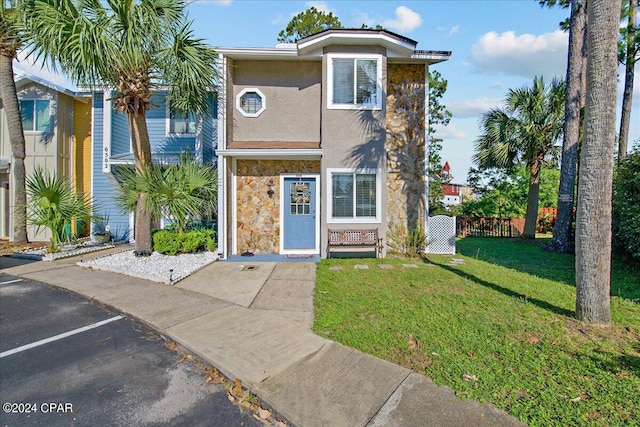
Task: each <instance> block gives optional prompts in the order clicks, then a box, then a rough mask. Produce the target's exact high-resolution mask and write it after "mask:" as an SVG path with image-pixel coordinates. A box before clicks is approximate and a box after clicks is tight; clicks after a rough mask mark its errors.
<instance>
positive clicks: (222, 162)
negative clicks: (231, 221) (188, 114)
mask: <svg viewBox="0 0 640 427" xmlns="http://www.w3.org/2000/svg"><path fill="white" fill-rule="evenodd" d="M218 58H219V61H218V63H219V68H218V78H219V80H218V143H217V150H224V149H226V147H227V143H226V132H227V116H226V108H227V94H226V86H225V85H226V81H227V74H226V70H227V66H226V64H227V60H226V57H225V56H224V55H223V54H218ZM217 168H218V230H217V234H218V235H217V239H218V255H219V256H220V258H221V259H226V258H227V255H228V254H227V248H226V245H225V239H226V235H227V218H226V199H227V197H226V185H225V182H226V180H225V173H226V170H227V161H226V158H225V157H224V156H223V155H220V154H218V165H217Z"/></svg>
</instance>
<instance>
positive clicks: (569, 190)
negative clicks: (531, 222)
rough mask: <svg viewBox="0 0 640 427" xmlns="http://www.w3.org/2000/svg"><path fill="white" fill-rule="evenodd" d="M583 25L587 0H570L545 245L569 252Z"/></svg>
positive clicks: (582, 74)
mask: <svg viewBox="0 0 640 427" xmlns="http://www.w3.org/2000/svg"><path fill="white" fill-rule="evenodd" d="M586 25H587V0H571V20H570V27H569V56H568V61H567V63H568V65H567V96H566V100H565V106H564V132H563V134H564V137H563V138H564V139H563V141H562V161H561V163H560V185H559V190H558V215H557V217H556V222H555V225H554V227H553V239H552V240H551V242H550V243H549V245H547V247H546V249H547V250H549V251H552V252H561V253H571V252H573V251H574V241H573V233H572V225H573V201H574V192H575V183H576V168H577V157H578V144H579V141H580V109H581V108H582V107H583V106H584V104H583V100H584V96H583V93H584V90H583V86H584V85H583V83H584V81H585V79H586V76H585V74H586V70H587V67H586V65H587V60H586V56H587V51H586V35H587V27H586Z"/></svg>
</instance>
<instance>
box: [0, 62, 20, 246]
mask: <svg viewBox="0 0 640 427" xmlns="http://www.w3.org/2000/svg"><path fill="white" fill-rule="evenodd" d="M0 97H2V103H3V106H4V110H5V111H6V114H7V127H8V131H9V141H10V143H11V155H12V160H11V176H12V178H13V185H14V188H12V192H13V212H12V214H13V240H14V241H15V242H26V241H27V191H26V187H25V182H26V170H25V166H24V158H25V142H24V132H23V129H22V116H21V114H20V104H19V102H18V94H17V92H16V83H15V81H14V80H13V57H10V56H5V55H0Z"/></svg>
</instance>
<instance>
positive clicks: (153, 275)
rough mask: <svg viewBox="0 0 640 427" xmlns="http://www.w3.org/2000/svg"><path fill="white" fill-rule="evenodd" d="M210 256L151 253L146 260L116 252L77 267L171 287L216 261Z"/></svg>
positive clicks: (215, 256)
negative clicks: (113, 273)
mask: <svg viewBox="0 0 640 427" xmlns="http://www.w3.org/2000/svg"><path fill="white" fill-rule="evenodd" d="M218 258H219V257H218V254H216V253H214V252H200V253H197V254H181V255H175V256H170V255H162V254H160V253H158V252H154V253H153V254H151V256H148V257H136V256H135V255H133V250H128V251H124V252H118V253H115V254H112V255H107V256H104V257H101V258H96V259H92V260H90V261H83V262H79V263H78V265H79V266H81V267H88V268H95V269H98V270H106V271H112V272H115V273H121V274H125V275H127V276H132V277H137V278H141V279H147V280H152V281H154V282H160V283H166V284H174V283H176V282H178V281H180V280H182V279H184V278H185V277H187V276H189V275H190V274H193V273H195V272H196V271H198V270H200V269H201V268H203V267H205V266H206V265H209V264H211V263H212V262H214V261H217V260H218Z"/></svg>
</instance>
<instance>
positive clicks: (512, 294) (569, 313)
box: [430, 260, 575, 317]
mask: <svg viewBox="0 0 640 427" xmlns="http://www.w3.org/2000/svg"><path fill="white" fill-rule="evenodd" d="M430 261H431V262H432V263H433V264H435V265H437V266H438V267H441V268H443V269H444V270H447V271H450V272H451V273H453V274H456V275H458V276H460V277H462V278H464V279H467V280H471V281H472V282H474V283H477V284H478V285H480V286H484V287H485V288H489V289H492V290H494V291H496V292H500V293H501V294H503V295H506V296H509V297H514V298H521V299H524V300H526V301H527V302H529V303H531V304H533V305H535V306H536V307H540V308H542V309H543V310H548V311H550V312H552V313H556V314H559V315H561V316H566V317H575V314H574V312H573V311H571V310H567V309H566V308H562V307H558V306H557V305H553V304H551V303H549V302H547V301H543V300H539V299H536V298H531V297H529V296H527V295H524V294H521V293H519V292H516V291H513V290H511V289H509V288H505V287H503V286H500V285H497V284H495V283H491V282H487V281H486V280H482V279H480V278H478V277H476V276H474V275H473V274H469V273H465V272H463V271H460V270H458V269H456V268H454V267H452V266H450V265H447V264H446V263H444V262H436V261H434V260H430Z"/></svg>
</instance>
